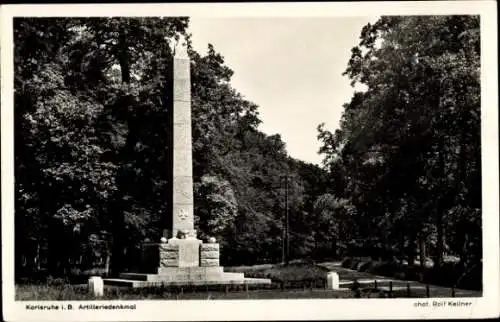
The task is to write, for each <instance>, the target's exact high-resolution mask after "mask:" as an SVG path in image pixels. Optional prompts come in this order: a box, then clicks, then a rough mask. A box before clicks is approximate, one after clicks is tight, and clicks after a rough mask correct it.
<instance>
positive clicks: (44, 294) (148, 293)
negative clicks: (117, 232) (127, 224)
mask: <svg viewBox="0 0 500 322" xmlns="http://www.w3.org/2000/svg"><path fill="white" fill-rule="evenodd" d="M353 297H354V293H352V292H351V291H332V290H326V289H317V288H316V289H315V288H313V289H308V288H306V289H293V290H289V289H286V290H281V289H267V290H266V289H264V290H259V289H253V290H252V289H250V290H248V291H245V290H244V289H240V290H231V291H229V292H227V293H226V292H225V291H224V290H223V289H221V290H219V291H218V290H211V291H208V292H207V291H205V290H203V291H198V292H194V291H189V290H186V291H184V292H182V293H180V292H170V291H168V290H161V289H155V290H152V289H128V288H119V287H106V288H105V290H104V296H103V297H102V298H99V299H102V300H118V299H119V300H238V299H239V300H241V299H325V298H353ZM96 299H97V298H95V297H93V296H91V295H89V294H88V293H87V290H86V285H81V286H80V285H60V286H55V285H54V286H52V285H51V286H49V285H17V286H16V300H17V301H44V300H47V301H60V300H62V301H71V300H83V301H85V300H96Z"/></svg>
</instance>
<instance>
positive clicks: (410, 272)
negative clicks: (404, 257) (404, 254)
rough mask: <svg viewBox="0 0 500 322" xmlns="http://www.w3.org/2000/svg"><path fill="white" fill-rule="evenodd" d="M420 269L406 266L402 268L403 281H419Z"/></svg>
mask: <svg viewBox="0 0 500 322" xmlns="http://www.w3.org/2000/svg"><path fill="white" fill-rule="evenodd" d="M421 273H422V269H421V268H420V267H418V266H414V265H408V266H406V267H405V268H404V279H406V280H410V281H420V280H421Z"/></svg>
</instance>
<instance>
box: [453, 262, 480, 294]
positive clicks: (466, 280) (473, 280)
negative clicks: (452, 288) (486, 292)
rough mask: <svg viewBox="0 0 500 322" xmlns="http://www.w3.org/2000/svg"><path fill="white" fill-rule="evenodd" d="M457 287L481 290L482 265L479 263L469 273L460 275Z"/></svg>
mask: <svg viewBox="0 0 500 322" xmlns="http://www.w3.org/2000/svg"><path fill="white" fill-rule="evenodd" d="M457 287H459V288H463V289H468V290H482V289H483V265H482V263H479V264H478V265H477V266H475V267H474V268H472V269H471V270H470V271H468V272H465V273H464V274H462V275H461V276H460V277H459V278H458V281H457Z"/></svg>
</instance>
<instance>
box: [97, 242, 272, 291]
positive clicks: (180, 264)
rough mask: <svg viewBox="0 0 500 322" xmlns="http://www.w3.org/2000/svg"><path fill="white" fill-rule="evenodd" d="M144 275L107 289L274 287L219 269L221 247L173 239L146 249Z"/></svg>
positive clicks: (122, 277) (122, 278)
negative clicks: (175, 286)
mask: <svg viewBox="0 0 500 322" xmlns="http://www.w3.org/2000/svg"><path fill="white" fill-rule="evenodd" d="M142 264H143V265H142V272H140V273H121V274H120V278H117V279H116V278H108V279H105V280H104V283H105V284H106V285H118V286H130V287H149V286H159V285H220V284H270V283H271V280H269V279H265V278H245V276H244V274H243V273H229V272H224V268H223V267H221V266H219V244H216V243H203V242H202V241H201V240H199V239H196V238H187V239H178V238H171V239H169V240H168V242H166V243H147V244H144V245H143V263H142Z"/></svg>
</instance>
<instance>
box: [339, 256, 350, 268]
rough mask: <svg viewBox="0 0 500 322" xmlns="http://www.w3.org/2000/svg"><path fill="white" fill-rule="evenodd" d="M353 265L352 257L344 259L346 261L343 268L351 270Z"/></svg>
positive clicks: (343, 261) (343, 262)
mask: <svg viewBox="0 0 500 322" xmlns="http://www.w3.org/2000/svg"><path fill="white" fill-rule="evenodd" d="M351 263H352V259H351V258H350V257H346V258H344V260H342V264H341V266H342V267H343V268H350V267H351Z"/></svg>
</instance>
